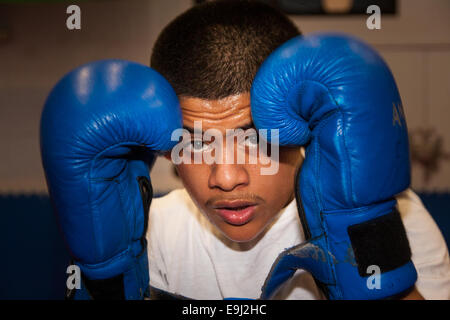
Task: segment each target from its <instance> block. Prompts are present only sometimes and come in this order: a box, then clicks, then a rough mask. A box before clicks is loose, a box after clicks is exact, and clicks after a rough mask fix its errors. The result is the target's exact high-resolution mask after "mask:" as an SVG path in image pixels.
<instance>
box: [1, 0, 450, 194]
mask: <svg viewBox="0 0 450 320" xmlns="http://www.w3.org/2000/svg"><path fill="white" fill-rule="evenodd" d="M71 3H73V2H67V3H62V4H32V5H29V4H28V5H23V4H21V5H0V27H1V26H4V25H6V26H8V28H9V29H10V36H9V39H8V40H7V41H2V40H0V150H1V157H0V159H1V160H0V193H3V192H45V190H46V187H45V182H44V177H43V172H42V167H41V164H40V155H39V139H38V132H39V118H40V112H41V109H42V105H43V103H44V101H45V98H46V96H47V94H48V92H49V91H50V89H51V87H52V86H53V85H54V84H55V83H56V82H57V81H58V79H59V78H60V77H61V76H62V75H63V74H64V73H66V72H67V71H69V70H70V69H72V68H73V67H75V66H77V65H80V64H82V63H85V62H88V61H92V60H96V59H105V58H121V59H128V60H133V61H137V62H141V63H144V64H148V62H149V58H150V54H151V47H152V45H153V42H154V41H155V39H156V37H157V35H158V33H159V32H160V31H161V29H162V28H163V27H164V26H165V25H166V24H167V23H168V22H169V21H170V20H171V19H173V18H174V17H175V16H176V15H178V14H180V13H181V12H183V11H184V10H186V9H187V8H189V7H190V6H191V3H192V2H191V1H190V0H152V1H146V0H116V1H114V0H111V1H97V2H92V3H89V2H80V3H79V5H80V7H81V10H82V30H80V31H68V30H67V29H66V27H65V19H66V17H67V15H66V13H65V9H66V7H67V5H68V4H71ZM292 18H293V20H294V21H295V23H296V24H297V25H298V26H299V27H300V29H301V30H302V31H303V32H304V33H310V32H314V31H320V30H322V31H326V30H327V31H329V30H333V31H343V32H348V33H351V34H354V35H356V36H359V37H362V38H363V39H365V40H366V41H368V42H370V43H372V44H374V45H375V46H376V47H377V48H378V49H379V50H380V52H381V54H382V55H383V56H384V57H385V59H386V60H387V62H388V63H389V64H390V66H391V68H392V70H393V73H394V75H395V77H396V79H397V82H398V85H399V88H400V92H401V95H402V99H403V104H404V107H405V112H406V116H407V120H408V125H409V128H410V130H415V129H417V128H419V127H421V126H428V127H433V128H435V129H436V131H437V133H438V134H440V135H442V136H443V138H444V148H445V151H446V152H448V153H449V154H450V129H449V128H448V127H449V126H448V122H449V120H450V111H449V109H450V105H449V101H450V87H449V86H450V85H449V84H450V32H449V31H450V1H448V0H430V1H422V0H403V1H399V14H398V15H396V16H386V17H384V16H382V29H381V30H368V29H367V28H366V25H365V19H366V17H365V16H350V17H333V18H324V17H318V16H310V17H305V16H297V17H292ZM422 171H423V170H422V169H421V168H420V167H419V166H414V167H413V186H414V187H415V188H416V189H421V190H447V191H448V190H449V189H450V160H446V161H443V162H442V170H441V172H439V173H438V174H436V175H435V176H434V177H432V179H431V180H430V181H429V183H428V184H427V185H426V184H425V183H424V182H423V180H422ZM152 180H153V184H154V186H155V189H156V190H157V191H160V192H164V191H167V190H169V189H171V188H173V187H176V186H180V183H179V182H178V181H177V180H176V178H175V177H174V176H173V174H172V170H171V167H170V164H169V163H168V162H167V161H166V160H165V159H160V160H158V162H157V164H156V166H155V168H154V170H153V171H152Z"/></svg>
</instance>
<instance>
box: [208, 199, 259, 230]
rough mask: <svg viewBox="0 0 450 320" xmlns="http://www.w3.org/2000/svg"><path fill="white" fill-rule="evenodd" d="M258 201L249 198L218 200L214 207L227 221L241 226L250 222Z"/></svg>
mask: <svg viewBox="0 0 450 320" xmlns="http://www.w3.org/2000/svg"><path fill="white" fill-rule="evenodd" d="M256 206H257V203H255V202H254V201H247V200H232V201H225V200H222V201H217V202H215V203H214V204H213V206H212V208H213V209H214V210H215V211H216V212H217V213H218V214H219V216H220V217H221V218H222V219H223V220H225V222H227V223H229V224H232V225H235V226H241V225H244V224H246V223H247V222H249V221H250V220H251V219H252V218H253V217H254V215H255V209H256Z"/></svg>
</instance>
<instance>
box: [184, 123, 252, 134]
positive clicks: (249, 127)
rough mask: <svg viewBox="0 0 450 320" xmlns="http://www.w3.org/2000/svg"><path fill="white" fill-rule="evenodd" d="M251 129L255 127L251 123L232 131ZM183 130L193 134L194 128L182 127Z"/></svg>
mask: <svg viewBox="0 0 450 320" xmlns="http://www.w3.org/2000/svg"><path fill="white" fill-rule="evenodd" d="M251 128H253V129H255V125H254V123H253V122H249V123H247V124H244V125H242V126H240V127H239V128H234V130H237V129H242V130H247V129H251ZM183 129H186V130H187V131H189V133H191V134H194V128H192V127H189V126H183ZM231 130H233V129H231ZM205 131H206V130H202V132H205Z"/></svg>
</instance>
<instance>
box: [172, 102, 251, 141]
mask: <svg viewBox="0 0 450 320" xmlns="http://www.w3.org/2000/svg"><path fill="white" fill-rule="evenodd" d="M180 105H181V112H182V114H183V126H185V127H186V128H191V129H193V128H194V121H201V124H202V130H203V131H205V130H207V129H212V128H214V129H218V130H221V131H223V132H225V130H226V129H235V128H241V127H247V126H249V125H250V124H251V123H252V118H251V109H250V94H249V93H242V94H237V95H233V96H228V97H226V98H222V99H217V100H205V99H200V98H193V97H181V98H180Z"/></svg>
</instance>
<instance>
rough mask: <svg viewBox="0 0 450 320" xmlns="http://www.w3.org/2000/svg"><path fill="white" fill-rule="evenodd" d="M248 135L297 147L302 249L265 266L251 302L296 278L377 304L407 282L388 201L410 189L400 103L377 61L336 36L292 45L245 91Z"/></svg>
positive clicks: (404, 242)
mask: <svg viewBox="0 0 450 320" xmlns="http://www.w3.org/2000/svg"><path fill="white" fill-rule="evenodd" d="M251 105H252V117H253V121H254V123H255V125H256V127H257V128H258V129H279V137H278V138H279V142H280V144H282V145H305V147H306V156H305V160H304V162H303V165H302V168H301V170H300V171H299V176H298V179H297V182H296V195H297V205H298V210H299V214H300V219H301V222H302V225H303V229H304V233H305V236H306V238H307V240H308V241H307V242H306V243H303V244H300V245H298V246H295V247H293V248H290V249H287V250H286V251H285V252H283V253H281V254H280V256H279V257H278V258H277V260H276V262H275V263H274V265H273V267H272V270H271V272H270V274H269V276H268V278H267V280H266V282H265V285H264V287H263V292H262V295H261V298H263V299H267V298H270V297H271V296H273V293H274V292H275V290H276V289H277V288H278V287H279V285H280V284H282V283H283V282H284V281H286V280H287V279H288V278H289V277H291V276H292V275H293V274H294V272H295V270H296V269H304V270H307V271H308V272H310V273H311V274H312V275H313V277H314V279H315V280H316V283H317V284H318V285H319V287H320V288H321V289H322V291H323V292H324V294H325V295H326V297H327V298H329V299H387V298H395V297H399V296H401V295H402V294H405V293H406V292H408V290H410V289H411V288H413V286H414V284H415V281H416V279H417V273H416V270H415V268H414V265H413V263H412V262H411V251H410V247H409V243H408V239H407V237H406V232H405V229H404V226H403V223H402V221H401V218H400V215H399V213H398V211H397V210H396V208H395V206H396V200H395V198H394V196H395V195H396V194H397V193H399V192H401V191H403V190H404V189H406V188H407V187H408V186H409V184H410V163H409V147H408V133H407V127H406V123H405V118H404V113H403V109H402V103H401V99H400V95H399V93H398V90H397V86H396V84H395V81H394V78H393V76H392V74H391V72H390V70H389V68H388V66H387V65H386V63H385V62H384V61H383V59H382V58H381V57H380V56H379V55H378V54H377V53H376V52H375V51H374V50H373V49H372V48H371V47H370V46H368V45H367V44H365V43H363V42H361V41H360V40H357V39H355V38H352V37H349V36H345V35H339V34H317V35H310V36H305V37H296V38H293V39H291V40H290V41H288V42H287V43H285V44H284V45H282V46H281V47H280V48H278V49H277V50H276V51H275V52H273V53H272V54H271V55H270V56H269V57H268V58H267V60H266V61H265V62H264V63H263V65H262V66H261V68H260V70H258V73H257V75H256V77H255V80H254V82H253V85H252V89H251Z"/></svg>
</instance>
